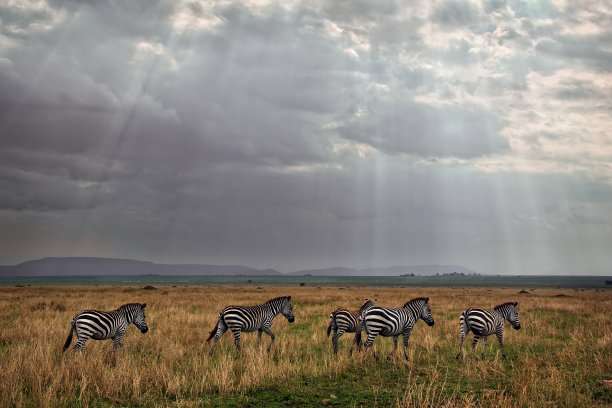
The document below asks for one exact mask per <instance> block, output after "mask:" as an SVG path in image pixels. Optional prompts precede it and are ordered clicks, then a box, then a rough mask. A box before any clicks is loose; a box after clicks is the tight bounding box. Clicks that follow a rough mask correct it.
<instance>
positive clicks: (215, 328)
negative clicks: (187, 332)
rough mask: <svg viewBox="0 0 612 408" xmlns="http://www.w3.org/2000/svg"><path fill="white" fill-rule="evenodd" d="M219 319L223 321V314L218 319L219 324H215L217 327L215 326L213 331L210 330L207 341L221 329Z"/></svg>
mask: <svg viewBox="0 0 612 408" xmlns="http://www.w3.org/2000/svg"><path fill="white" fill-rule="evenodd" d="M219 321H221V316H219V320H217V324H216V325H215V327H213V329H212V331H211V332H210V336H208V338H207V339H206V341H210V339H212V338H213V337H215V334H216V333H217V330H218V329H219Z"/></svg>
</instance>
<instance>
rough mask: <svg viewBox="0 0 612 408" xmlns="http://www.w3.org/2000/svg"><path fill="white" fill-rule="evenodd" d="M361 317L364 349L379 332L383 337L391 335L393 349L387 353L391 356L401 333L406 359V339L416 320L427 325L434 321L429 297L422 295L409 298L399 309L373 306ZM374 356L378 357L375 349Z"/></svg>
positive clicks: (371, 343) (372, 341) (370, 345)
mask: <svg viewBox="0 0 612 408" xmlns="http://www.w3.org/2000/svg"><path fill="white" fill-rule="evenodd" d="M362 319H363V327H364V329H365V331H366V333H367V334H368V338H367V340H366V342H365V349H366V350H367V349H368V348H370V347H372V345H373V344H374V339H376V336H377V335H379V334H380V335H381V336H384V337H393V351H392V352H391V354H390V355H389V357H391V356H392V355H393V354H394V353H395V351H396V350H397V338H398V337H399V335H400V334H403V335H404V358H406V360H408V354H406V347H408V339H409V338H410V332H411V331H412V328H413V327H414V325H415V323H416V322H417V320H419V319H423V320H424V321H425V322H426V323H427V324H428V325H429V326H433V325H434V323H435V322H434V318H433V316H432V315H431V309H430V308H429V298H423V297H420V298H416V299H412V300H409V301H408V302H406V303H405V304H404V306H402V307H401V308H399V309H391V308H386V307H379V306H373V307H371V308H370V309H368V310H367V311H366V312H365V313H364V315H363V316H362ZM374 357H376V358H377V359H378V357H377V356H376V351H374Z"/></svg>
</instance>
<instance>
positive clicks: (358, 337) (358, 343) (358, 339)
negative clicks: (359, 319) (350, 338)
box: [355, 327, 363, 349]
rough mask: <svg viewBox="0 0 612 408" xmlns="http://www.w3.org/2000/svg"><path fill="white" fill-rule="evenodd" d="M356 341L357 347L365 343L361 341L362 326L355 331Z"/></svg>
mask: <svg viewBox="0 0 612 408" xmlns="http://www.w3.org/2000/svg"><path fill="white" fill-rule="evenodd" d="M355 343H357V348H359V349H361V345H362V344H363V343H362V341H361V327H360V328H359V329H358V330H357V333H355Z"/></svg>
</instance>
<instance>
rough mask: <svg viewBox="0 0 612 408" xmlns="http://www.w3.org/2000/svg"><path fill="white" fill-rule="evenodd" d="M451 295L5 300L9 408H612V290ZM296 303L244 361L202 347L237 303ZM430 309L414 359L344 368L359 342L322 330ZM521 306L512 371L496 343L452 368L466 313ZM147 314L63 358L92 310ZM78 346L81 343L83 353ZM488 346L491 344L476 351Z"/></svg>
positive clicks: (105, 289) (384, 347) (250, 337)
mask: <svg viewBox="0 0 612 408" xmlns="http://www.w3.org/2000/svg"><path fill="white" fill-rule="evenodd" d="M518 292H519V290H518V289H516V288H512V289H502V288H443V287H435V288H432V287H403V288H402V287H337V286H335V287H331V286H323V287H308V286H296V285H292V286H282V285H266V286H259V287H257V286H255V285H242V286H240V285H225V286H224V285H213V286H177V287H172V286H163V287H156V289H155V290H143V288H142V287H126V286H95V287H94V286H39V287H34V286H32V287H8V286H5V287H0V324H1V330H0V365H1V367H0V406H2V407H70V406H94V407H111V406H136V407H138V406H141V407H156V406H176V407H200V406H227V407H271V406H346V407H353V406H355V407H360V406H364V407H375V406H381V407H382V406H384V407H387V406H393V407H431V406H433V407H547V406H551V407H556V406H566V407H592V406H612V390H610V389H608V388H606V387H605V386H604V383H603V381H604V380H609V379H612V317H611V314H610V311H611V310H612V291H610V290H605V291H603V290H597V291H596V290H583V291H575V290H572V289H534V290H527V291H526V292H527V293H521V294H519V293H518ZM285 295H291V296H292V299H291V300H292V303H293V307H294V315H295V322H294V323H292V324H290V323H288V322H287V320H286V319H285V318H284V317H283V316H282V315H279V316H278V317H277V318H276V320H275V321H274V324H273V326H272V331H273V332H274V333H275V335H276V342H275V344H274V346H273V347H272V350H271V352H270V353H269V354H268V353H266V351H265V349H266V346H267V345H268V343H269V341H270V339H269V337H267V336H266V335H265V334H264V336H263V339H262V346H261V348H259V347H258V345H257V334H256V333H246V334H243V336H242V347H243V355H242V356H239V355H238V352H237V351H236V349H235V346H234V343H233V338H232V336H231V334H230V333H226V334H225V335H224V336H223V338H222V339H221V341H220V342H219V345H218V346H217V349H216V350H215V353H214V355H213V356H212V357H209V356H208V351H209V350H210V344H209V343H207V342H206V341H205V339H206V338H207V337H208V334H209V333H210V331H211V330H212V329H213V327H214V326H215V324H216V321H217V317H218V313H219V311H220V310H221V308H222V307H223V306H226V305H230V304H239V305H255V304H260V303H263V302H265V301H266V300H268V299H271V298H273V297H277V296H285ZM421 296H426V297H429V298H430V306H431V309H432V313H433V315H434V318H435V321H436V324H435V325H434V326H432V327H428V326H427V325H426V324H425V323H424V322H422V321H420V322H418V323H417V325H416V326H415V328H414V330H413V332H412V335H411V337H410V341H409V345H408V355H409V357H410V358H409V360H405V359H404V358H403V356H402V353H401V347H402V346H401V344H402V342H401V340H400V342H399V343H400V346H399V350H398V351H399V352H398V353H397V354H396V355H395V356H393V357H391V358H390V359H386V358H385V356H386V355H387V354H389V353H390V352H391V349H392V341H391V339H390V338H381V337H378V338H377V339H376V341H375V348H376V350H377V352H378V353H379V355H380V356H381V358H380V359H379V361H376V360H375V359H374V357H373V355H372V353H371V352H369V353H367V354H365V355H364V354H361V353H357V352H354V353H353V354H352V355H349V347H350V344H351V341H352V338H353V335H352V334H345V335H344V336H343V337H341V338H340V341H339V352H338V355H337V356H335V355H334V354H333V352H332V346H331V341H330V339H329V338H328V337H327V334H326V329H327V326H328V323H329V314H330V312H331V311H332V310H334V309H335V308H336V307H340V306H342V307H348V308H351V309H357V308H359V306H360V305H361V304H362V303H363V300H364V298H376V299H377V300H378V302H377V304H378V305H382V306H389V307H400V306H401V305H402V304H403V303H405V302H406V301H407V300H410V299H412V298H415V297H421ZM508 301H518V310H519V312H520V320H521V325H522V329H521V330H518V331H515V330H514V329H512V328H511V326H510V325H509V324H506V330H505V335H504V343H505V346H506V354H507V355H508V359H506V360H503V359H502V357H501V352H500V349H499V346H498V344H497V341H496V339H495V338H494V336H493V337H491V338H490V339H489V347H488V350H487V353H486V356H485V359H484V360H482V359H481V358H480V349H479V350H478V354H477V355H474V354H473V353H471V349H470V344H471V339H472V335H471V334H470V336H469V337H468V339H467V340H466V342H465V343H464V346H463V348H464V356H463V358H462V359H460V360H455V355H456V354H457V351H458V340H459V315H460V314H461V312H462V311H463V310H465V309H466V308H467V307H470V306H474V307H484V308H490V307H493V306H495V305H497V304H500V303H504V302H508ZM129 302H141V303H145V302H146V303H147V307H146V313H147V323H148V324H149V332H148V333H146V334H141V333H140V331H139V330H137V329H136V328H135V327H134V326H131V327H130V328H129V329H128V332H127V334H126V335H125V337H124V338H123V343H124V345H125V346H124V347H123V349H119V350H118V351H117V352H113V351H112V342H111V341H109V340H106V341H94V340H90V341H89V342H88V343H87V359H85V358H83V356H81V355H80V354H75V356H74V357H72V358H70V357H69V353H68V352H66V353H62V346H63V344H64V342H65V340H66V337H67V335H68V331H69V329H70V321H71V319H72V317H73V316H74V315H75V314H76V313H78V312H79V311H81V310H83V309H98V310H112V309H116V308H117V307H119V306H120V305H122V304H124V303H129ZM74 341H75V340H73V344H74ZM479 347H482V344H479Z"/></svg>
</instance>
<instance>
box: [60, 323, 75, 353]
mask: <svg viewBox="0 0 612 408" xmlns="http://www.w3.org/2000/svg"><path fill="white" fill-rule="evenodd" d="M72 333H74V322H72V324H71V325H70V332H69V333H68V338H67V339H66V343H64V348H63V349H62V353H63V352H64V351H66V350H67V349H68V347H70V343H72Z"/></svg>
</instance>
